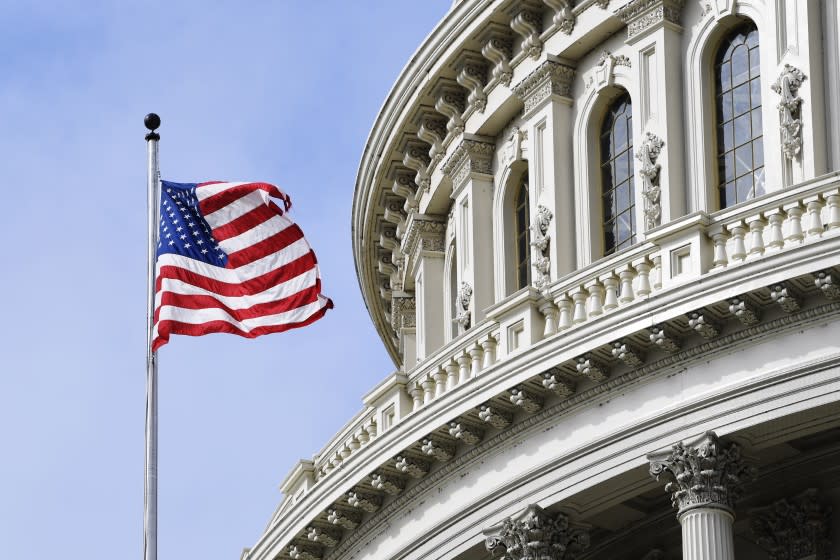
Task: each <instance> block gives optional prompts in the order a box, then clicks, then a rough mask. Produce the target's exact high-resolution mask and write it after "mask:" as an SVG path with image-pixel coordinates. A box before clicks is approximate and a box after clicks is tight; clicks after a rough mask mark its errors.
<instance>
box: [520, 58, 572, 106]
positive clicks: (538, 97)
mask: <svg viewBox="0 0 840 560" xmlns="http://www.w3.org/2000/svg"><path fill="white" fill-rule="evenodd" d="M574 77H575V69H574V68H572V67H571V66H566V65H565V64H561V63H559V62H554V61H553V60H546V61H545V62H543V63H542V64H540V65H539V66H538V67H537V68H536V69H535V70H534V71H533V72H531V73H530V74H528V75H527V76H526V77H525V79H524V80H522V81H521V82H519V83H518V84H516V86H514V88H513V92H514V93H515V94H516V96H517V97H519V98H520V99H522V101H523V103H525V113H528V112H529V111H531V110H532V109H533V108H534V107H536V106H538V105H539V104H540V103H542V102H543V101H545V100H546V99H548V98H549V97H551V96H552V95H559V96H562V97H569V96H570V95H571V90H572V80H573V79H574Z"/></svg>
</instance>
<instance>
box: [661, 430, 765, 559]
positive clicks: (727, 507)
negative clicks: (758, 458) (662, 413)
mask: <svg viewBox="0 0 840 560" xmlns="http://www.w3.org/2000/svg"><path fill="white" fill-rule="evenodd" d="M648 459H649V460H650V474H651V475H652V476H654V477H656V479H657V480H659V478H660V476H665V477H667V478H670V479H671V480H670V481H669V482H668V484H666V485H665V491H666V492H670V493H671V503H672V505H673V506H674V507H675V508H677V519H679V521H680V525H681V526H682V549H683V559H684V560H734V559H735V550H734V540H733V535H732V523H733V522H734V521H735V502H736V501H737V499H738V497H739V496H740V494H741V491H742V485H743V483H744V482H745V481H746V480H747V479H749V478H751V476H752V470H751V469H750V467H747V466H745V465H744V462H743V460H742V459H741V452H740V448H739V447H738V446H737V445H736V444H734V443H731V444H726V443H723V442H722V441H720V440H719V439H718V437H717V435H715V433H714V432H707V433H705V434H703V436H701V437H700V438H699V439H697V440H695V441H693V442H690V443H689V444H687V445H684V444H683V443H682V442H680V443H678V444H676V445H675V446H674V447H673V448H672V449H671V450H670V451H667V452H663V453H657V454H653V455H650V456H648Z"/></svg>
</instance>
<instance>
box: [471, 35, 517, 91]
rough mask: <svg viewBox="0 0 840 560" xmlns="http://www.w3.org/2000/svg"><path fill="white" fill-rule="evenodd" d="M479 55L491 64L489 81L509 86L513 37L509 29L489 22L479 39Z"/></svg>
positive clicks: (511, 76)
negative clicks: (480, 45)
mask: <svg viewBox="0 0 840 560" xmlns="http://www.w3.org/2000/svg"><path fill="white" fill-rule="evenodd" d="M479 42H481V44H482V47H481V55H482V56H483V57H484V58H486V59H487V60H489V61H490V62H491V63H492V64H493V68H492V70H491V74H492V75H491V80H492V81H497V82H499V83H501V84H503V85H506V86H509V85H510V80H511V79H512V78H513V68H512V67H511V65H510V61H511V59H512V58H513V37H512V34H511V30H510V28H508V27H506V26H504V25H502V24H500V23H496V22H491V23H489V24H488V25H487V27H486V28H485V30H484V31H483V32H482V34H481V36H480V37H479Z"/></svg>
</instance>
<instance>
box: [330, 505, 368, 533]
mask: <svg viewBox="0 0 840 560" xmlns="http://www.w3.org/2000/svg"><path fill="white" fill-rule="evenodd" d="M327 521H329V522H330V523H332V524H333V525H338V526H339V527H342V528H344V529H347V530H348V531H352V530H353V529H355V528H356V527H357V526H358V525H359V523H361V522H362V516H361V515H359V514H358V513H355V512H350V511H341V510H338V509H330V510H327Z"/></svg>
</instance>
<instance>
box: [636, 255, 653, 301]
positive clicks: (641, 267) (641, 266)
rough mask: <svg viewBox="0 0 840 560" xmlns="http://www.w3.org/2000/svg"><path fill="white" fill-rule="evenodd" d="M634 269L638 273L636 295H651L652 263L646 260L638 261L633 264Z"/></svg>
mask: <svg viewBox="0 0 840 560" xmlns="http://www.w3.org/2000/svg"><path fill="white" fill-rule="evenodd" d="M633 268H635V269H636V272H638V273H639V274H638V277H637V282H636V283H637V285H638V289H637V290H636V293H637V294H639V295H640V296H647V295H650V262H648V261H647V259H645V260H641V261H636V262H634V263H633Z"/></svg>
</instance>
